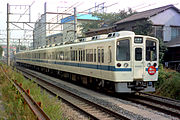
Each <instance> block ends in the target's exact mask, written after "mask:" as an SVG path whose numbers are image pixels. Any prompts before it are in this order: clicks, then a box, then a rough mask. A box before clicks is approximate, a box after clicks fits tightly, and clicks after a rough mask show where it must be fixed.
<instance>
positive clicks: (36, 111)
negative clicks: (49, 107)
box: [0, 66, 50, 120]
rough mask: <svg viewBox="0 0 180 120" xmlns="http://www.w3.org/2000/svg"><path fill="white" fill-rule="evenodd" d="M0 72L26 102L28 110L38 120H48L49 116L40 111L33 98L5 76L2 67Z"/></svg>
mask: <svg viewBox="0 0 180 120" xmlns="http://www.w3.org/2000/svg"><path fill="white" fill-rule="evenodd" d="M0 72H2V73H3V74H4V76H6V78H7V79H8V80H9V81H10V82H11V84H12V85H13V86H14V87H15V88H16V90H17V91H18V92H19V93H20V95H21V96H22V98H23V99H24V100H25V101H26V103H27V104H28V106H29V108H30V109H31V110H32V112H33V113H34V114H35V115H36V117H37V119H38V120H50V118H49V116H48V115H47V114H46V113H45V112H44V111H43V110H42V109H41V107H40V106H39V105H38V104H37V103H36V102H35V101H34V100H33V98H32V97H31V96H30V95H29V94H28V93H27V92H26V91H25V90H24V89H23V88H22V87H21V85H19V84H18V83H17V82H16V81H14V80H11V79H10V78H9V76H7V73H6V72H5V71H4V69H3V67H2V66H0Z"/></svg>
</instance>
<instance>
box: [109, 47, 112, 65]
mask: <svg viewBox="0 0 180 120" xmlns="http://www.w3.org/2000/svg"><path fill="white" fill-rule="evenodd" d="M108 55H109V56H108V62H109V63H111V62H112V52H111V46H109V47H108Z"/></svg>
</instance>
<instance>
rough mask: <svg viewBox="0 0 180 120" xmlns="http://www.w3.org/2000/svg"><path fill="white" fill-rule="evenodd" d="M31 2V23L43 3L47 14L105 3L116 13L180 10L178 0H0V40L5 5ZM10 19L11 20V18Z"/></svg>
mask: <svg viewBox="0 0 180 120" xmlns="http://www.w3.org/2000/svg"><path fill="white" fill-rule="evenodd" d="M33 2H34V4H33V5H32V9H31V15H32V16H31V20H32V21H36V20H37V19H38V17H39V16H40V14H42V13H43V11H44V3H45V2H47V11H49V12H57V10H58V11H59V12H63V11H64V10H66V9H67V8H68V7H71V6H73V5H74V6H75V7H77V12H81V11H84V10H86V9H88V8H92V7H94V6H95V4H96V5H97V4H100V3H103V2H105V4H104V6H110V5H112V4H114V5H113V6H111V7H108V8H107V9H105V10H106V12H118V11H119V10H124V9H125V10H127V9H128V8H132V9H133V10H136V11H144V10H148V9H152V8H156V7H161V6H164V5H169V4H173V5H174V6H176V7H177V8H179V9H180V0H0V3H1V4H0V18H1V19H0V26H1V27H0V38H2V37H6V36H3V35H2V34H4V33H3V32H2V30H6V18H7V16H6V14H7V13H6V12H7V3H9V4H10V5H30V4H32V3H33ZM57 8H58V9H57ZM25 9H26V8H23V7H13V8H12V9H11V11H13V12H15V11H17V12H18V10H20V11H24V10H25ZM70 11H72V9H71V10H70ZM10 19H11V20H12V18H10ZM16 21H17V20H16Z"/></svg>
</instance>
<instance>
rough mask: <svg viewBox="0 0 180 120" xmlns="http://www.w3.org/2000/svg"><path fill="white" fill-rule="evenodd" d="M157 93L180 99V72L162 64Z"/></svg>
mask: <svg viewBox="0 0 180 120" xmlns="http://www.w3.org/2000/svg"><path fill="white" fill-rule="evenodd" d="M155 94H157V95H161V96H165V97H170V98H173V99H178V100H180V73H178V72H176V71H174V70H170V69H164V68H163V67H162V65H161V66H160V67H159V78H158V81H157V83H156V92H155Z"/></svg>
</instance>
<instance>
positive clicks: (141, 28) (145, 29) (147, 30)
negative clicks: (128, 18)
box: [133, 20, 153, 35]
mask: <svg viewBox="0 0 180 120" xmlns="http://www.w3.org/2000/svg"><path fill="white" fill-rule="evenodd" d="M152 25H153V24H152V22H151V21H150V20H142V21H137V22H135V25H134V27H133V32H135V34H137V35H152Z"/></svg>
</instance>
